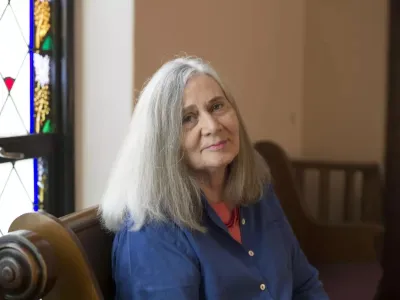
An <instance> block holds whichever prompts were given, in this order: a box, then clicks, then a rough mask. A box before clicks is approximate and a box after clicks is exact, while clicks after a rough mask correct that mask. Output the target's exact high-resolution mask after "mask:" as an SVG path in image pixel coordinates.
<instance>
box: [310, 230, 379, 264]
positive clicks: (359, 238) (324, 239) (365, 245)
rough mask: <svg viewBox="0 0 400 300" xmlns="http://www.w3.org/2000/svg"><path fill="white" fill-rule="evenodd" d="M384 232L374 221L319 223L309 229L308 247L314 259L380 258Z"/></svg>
mask: <svg viewBox="0 0 400 300" xmlns="http://www.w3.org/2000/svg"><path fill="white" fill-rule="evenodd" d="M383 232H384V229H383V227H382V226H380V225H374V224H318V225H316V226H315V227H313V228H312V229H311V230H310V236H309V240H308V251H309V253H311V255H310V257H312V258H313V260H315V263H346V262H352V263H363V262H364V263H365V262H374V261H379V260H380V257H379V256H380V249H379V248H380V246H379V245H377V241H378V240H379V239H380V238H381V237H382V235H383Z"/></svg>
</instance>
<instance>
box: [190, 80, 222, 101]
mask: <svg viewBox="0 0 400 300" xmlns="http://www.w3.org/2000/svg"><path fill="white" fill-rule="evenodd" d="M219 97H225V94H224V92H223V90H222V88H221V86H220V85H219V84H218V82H217V81H216V80H215V79H213V78H212V77H211V76H208V75H204V74H200V75H195V76H193V77H192V78H191V79H189V81H188V83H187V84H186V87H185V90H184V94H183V106H188V105H192V104H196V103H198V102H208V101H211V100H213V99H216V98H219Z"/></svg>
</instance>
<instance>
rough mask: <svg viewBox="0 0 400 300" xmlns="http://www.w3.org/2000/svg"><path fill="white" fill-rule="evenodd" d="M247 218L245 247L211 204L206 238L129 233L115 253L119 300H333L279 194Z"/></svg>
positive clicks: (155, 228) (173, 229)
mask: <svg viewBox="0 0 400 300" xmlns="http://www.w3.org/2000/svg"><path fill="white" fill-rule="evenodd" d="M240 217H241V222H240V231H241V237H242V244H240V243H238V242H237V241H236V240H234V239H233V238H232V237H231V236H230V234H229V232H228V231H227V228H226V227H225V225H224V224H223V222H222V221H221V219H220V218H219V217H218V216H217V214H216V213H215V212H214V210H213V209H212V208H211V207H210V206H208V205H207V201H205V214H204V225H205V226H206V228H207V232H206V233H201V232H195V231H191V230H187V229H185V228H180V227H178V226H176V225H173V224H170V223H169V224H150V225H146V226H145V227H144V228H143V229H141V230H140V231H137V232H134V231H130V230H129V228H128V226H126V227H124V228H122V229H121V230H120V231H119V232H118V233H117V234H116V237H115V240H114V245H113V275H114V280H115V283H116V288H117V296H116V299H118V300H133V299H134V300H137V299H155V300H157V299H160V300H161V299H163V300H164V299H171V300H184V299H185V300H197V299H199V300H200V299H205V300H228V299H229V300H236V299H237V300H250V299H265V300H272V299H274V300H292V299H294V300H316V299H318V300H323V299H328V296H327V295H326V294H325V292H324V290H323V287H322V284H321V282H320V281H319V279H318V272H317V271H316V269H315V268H314V267H312V266H311V265H310V264H309V263H308V261H307V258H306V257H305V255H304V254H303V252H302V250H301V249H300V247H299V243H298V241H297V240H296V238H295V236H294V234H293V232H292V229H291V227H290V225H289V223H288V221H287V219H286V217H285V215H284V213H283V211H282V208H281V206H280V203H279V200H278V199H277V197H276V195H275V193H274V192H273V189H272V188H268V187H266V191H265V192H264V195H263V196H262V197H261V199H260V201H259V202H258V203H256V204H254V205H250V206H247V207H245V206H243V207H241V208H240Z"/></svg>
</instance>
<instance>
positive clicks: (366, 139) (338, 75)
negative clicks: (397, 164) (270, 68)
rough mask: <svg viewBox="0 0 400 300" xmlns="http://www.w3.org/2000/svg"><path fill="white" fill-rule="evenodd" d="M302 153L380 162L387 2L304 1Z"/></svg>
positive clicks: (381, 158) (325, 157)
mask: <svg viewBox="0 0 400 300" xmlns="http://www.w3.org/2000/svg"><path fill="white" fill-rule="evenodd" d="M305 11H306V13H305V15H306V18H305V19H306V23H305V24H306V25H305V32H306V35H305V63H304V98H303V112H304V116H303V120H304V122H303V128H302V130H303V131H302V136H303V155H304V156H307V157H312V158H324V159H339V160H367V161H377V162H382V160H383V153H384V149H383V146H384V127H385V101H386V100H385V97H386V94H385V93H386V89H385V87H386V51H387V50H386V49H387V45H386V43H387V1H386V0H323V1H321V0H307V1H306V9H305Z"/></svg>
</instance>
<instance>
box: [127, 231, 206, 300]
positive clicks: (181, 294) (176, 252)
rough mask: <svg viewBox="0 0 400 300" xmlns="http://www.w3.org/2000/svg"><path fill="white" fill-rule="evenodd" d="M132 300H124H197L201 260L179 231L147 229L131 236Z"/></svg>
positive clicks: (129, 237)
mask: <svg viewBox="0 0 400 300" xmlns="http://www.w3.org/2000/svg"><path fill="white" fill-rule="evenodd" d="M127 242H128V245H127V246H128V247H129V251H128V252H127V254H128V255H129V258H130V259H129V263H130V266H129V271H130V275H131V276H130V279H131V281H132V282H131V285H132V290H131V297H129V299H125V298H124V299H121V300H133V299H135V300H142V299H143V300H144V299H152V300H158V299H160V300H161V299H174V300H197V299H199V290H200V278H201V276H200V271H199V263H198V260H197V256H196V255H195V253H194V250H193V249H192V248H191V246H190V244H189V242H188V240H187V238H186V236H185V235H184V234H183V232H181V231H180V230H179V229H178V228H173V229H171V230H170V229H168V230H166V229H165V228H164V226H161V227H160V228H147V229H144V230H143V231H139V232H132V231H130V232H129V233H128V237H127Z"/></svg>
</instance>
